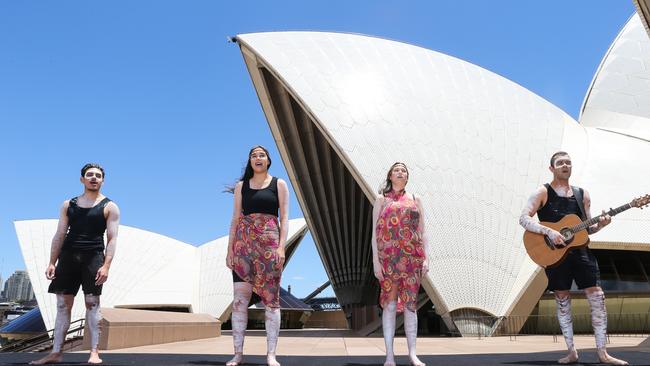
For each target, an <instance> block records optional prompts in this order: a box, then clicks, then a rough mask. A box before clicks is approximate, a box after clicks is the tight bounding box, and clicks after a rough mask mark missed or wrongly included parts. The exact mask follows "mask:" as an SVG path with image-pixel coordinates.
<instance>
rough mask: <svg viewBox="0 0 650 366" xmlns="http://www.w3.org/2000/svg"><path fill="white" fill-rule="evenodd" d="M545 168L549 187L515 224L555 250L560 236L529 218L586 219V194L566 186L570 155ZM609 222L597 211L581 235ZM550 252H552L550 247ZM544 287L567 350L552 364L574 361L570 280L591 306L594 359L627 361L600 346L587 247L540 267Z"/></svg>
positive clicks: (602, 332)
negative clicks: (551, 296) (551, 297)
mask: <svg viewBox="0 0 650 366" xmlns="http://www.w3.org/2000/svg"><path fill="white" fill-rule="evenodd" d="M550 163H551V165H550V167H549V170H550V171H551V173H553V180H552V181H551V183H547V184H544V185H542V186H540V187H539V188H538V189H537V190H536V191H535V192H534V193H533V194H532V195H531V196H530V198H529V199H528V202H527V203H526V207H524V209H523V211H522V213H521V217H520V218H519V223H520V224H521V226H523V227H524V229H526V230H527V231H529V232H532V233H537V234H542V235H544V236H546V239H547V243H549V245H551V246H555V247H556V248H562V247H564V246H566V245H567V243H565V239H566V236H565V235H562V234H561V233H560V232H558V231H557V230H555V229H552V228H550V227H547V226H544V225H542V224H540V223H539V222H538V221H536V220H534V219H533V216H535V214H537V217H538V219H539V221H542V222H557V221H560V220H561V219H562V218H563V217H564V216H566V215H571V214H575V215H577V216H579V217H580V218H581V219H582V220H589V219H591V213H590V206H591V199H590V197H589V193H588V192H587V191H586V190H584V189H582V188H578V187H574V186H571V185H570V184H569V178H570V177H571V157H570V156H569V154H568V153H566V152H564V151H559V152H556V153H555V154H553V156H552V157H551V162H550ZM610 222H611V217H610V216H609V215H608V214H606V213H605V211H603V215H601V217H600V218H599V219H598V220H597V221H596V223H595V224H594V225H592V226H589V227H587V229H586V230H587V233H589V234H593V233H595V232H597V231H599V230H600V229H602V228H603V227H605V226H607V225H608V224H609V223H610ZM553 249H555V248H553ZM546 276H547V277H548V289H549V290H550V291H553V293H554V294H555V301H556V304H557V317H558V321H559V323H560V328H561V329H562V334H563V335H564V339H565V341H566V344H567V348H568V349H569V354H568V355H567V356H566V357H563V358H561V359H559V360H558V362H559V363H561V364H567V363H574V362H577V361H578V351H577V350H576V348H575V346H574V344H573V323H572V318H571V297H570V293H569V290H570V289H571V284H572V283H573V281H575V282H576V285H577V286H578V288H579V289H581V290H584V291H585V294H586V296H587V300H588V302H589V306H590V308H591V323H592V327H593V329H594V335H595V338H596V347H597V349H598V358H599V359H600V362H602V363H607V364H613V365H627V364H628V363H627V362H626V361H623V360H619V359H617V358H614V357H612V356H610V355H609V354H608V353H607V350H606V348H605V343H606V341H607V310H606V309H605V294H604V293H603V290H602V288H601V287H600V286H599V282H600V271H599V269H598V262H596V257H595V256H594V255H593V253H591V252H590V251H589V248H587V246H586V245H585V246H582V247H579V248H576V249H573V250H569V251H568V253H566V257H565V258H564V260H563V261H562V262H560V263H559V264H557V265H554V266H553V267H546Z"/></svg>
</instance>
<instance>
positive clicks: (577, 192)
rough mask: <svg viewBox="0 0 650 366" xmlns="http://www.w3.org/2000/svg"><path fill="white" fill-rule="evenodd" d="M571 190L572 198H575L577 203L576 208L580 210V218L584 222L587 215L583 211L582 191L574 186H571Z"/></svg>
mask: <svg viewBox="0 0 650 366" xmlns="http://www.w3.org/2000/svg"><path fill="white" fill-rule="evenodd" d="M571 190H572V191H573V196H574V197H575V198H576V201H577V202H578V208H579V209H580V218H581V219H582V220H586V219H587V213H586V211H585V203H584V201H583V198H584V190H583V189H582V188H580V187H576V186H571Z"/></svg>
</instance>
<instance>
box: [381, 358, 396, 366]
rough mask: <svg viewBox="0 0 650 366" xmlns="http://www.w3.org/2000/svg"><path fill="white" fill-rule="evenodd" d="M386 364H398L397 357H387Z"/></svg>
mask: <svg viewBox="0 0 650 366" xmlns="http://www.w3.org/2000/svg"><path fill="white" fill-rule="evenodd" d="M384 366H397V364H396V363H395V359H394V358H392V357H386V362H384Z"/></svg>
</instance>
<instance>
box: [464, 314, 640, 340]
mask: <svg viewBox="0 0 650 366" xmlns="http://www.w3.org/2000/svg"><path fill="white" fill-rule="evenodd" d="M454 324H455V325H456V327H457V328H458V331H457V332H452V333H456V334H457V335H458V333H460V334H462V335H463V336H475V337H479V338H481V337H489V336H511V337H516V336H522V335H552V336H555V337H557V336H561V335H562V331H561V330H560V325H559V323H558V320H557V317H556V316H555V315H530V316H501V317H495V316H474V317H457V318H454ZM573 333H574V334H592V333H593V329H592V327H591V315H590V314H573ZM607 333H608V336H622V337H624V336H638V337H646V336H649V335H650V313H627V314H625V313H622V314H609V319H608V329H607Z"/></svg>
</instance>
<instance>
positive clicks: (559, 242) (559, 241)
mask: <svg viewBox="0 0 650 366" xmlns="http://www.w3.org/2000/svg"><path fill="white" fill-rule="evenodd" d="M547 236H548V237H549V239H551V242H552V243H553V244H554V245H555V246H556V247H565V246H566V243H565V242H564V236H562V234H560V232H559V231H557V230H553V229H551V230H550V232H549V233H548V234H547Z"/></svg>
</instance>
